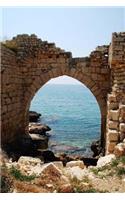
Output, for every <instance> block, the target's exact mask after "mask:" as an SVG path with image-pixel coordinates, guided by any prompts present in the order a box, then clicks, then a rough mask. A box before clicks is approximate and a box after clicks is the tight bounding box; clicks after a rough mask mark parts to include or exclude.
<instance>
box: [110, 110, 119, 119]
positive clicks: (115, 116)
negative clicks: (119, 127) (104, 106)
mask: <svg viewBox="0 0 125 200" xmlns="http://www.w3.org/2000/svg"><path fill="white" fill-rule="evenodd" d="M108 117H109V119H110V120H113V121H118V119H119V110H110V111H109V115H108Z"/></svg>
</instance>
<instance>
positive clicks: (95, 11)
mask: <svg viewBox="0 0 125 200" xmlns="http://www.w3.org/2000/svg"><path fill="white" fill-rule="evenodd" d="M0 11H1V10H0ZM0 23H2V35H3V39H6V38H12V37H13V36H16V35H17V34H23V33H27V34H32V33H34V34H36V35H37V36H38V37H39V38H41V39H42V40H47V41H48V42H55V43H56V46H57V47H61V48H62V49H65V50H66V51H71V52H72V55H73V57H84V56H89V54H90V52H91V51H93V50H94V49H95V48H96V47H97V46H98V45H104V44H109V43H110V41H111V35H112V33H113V32H121V31H125V7H75V8H74V7H53V8H52V7H39V8H38V7H22V8H18V7H14V8H12V7H11V8H7V7H6V8H3V9H2V20H0ZM61 80H62V82H64V81H68V83H70V80H69V79H68V78H67V77H63V78H62V79H60V80H59V83H60V81H61ZM56 81H57V82H58V80H57V79H56ZM71 83H72V79H71Z"/></svg>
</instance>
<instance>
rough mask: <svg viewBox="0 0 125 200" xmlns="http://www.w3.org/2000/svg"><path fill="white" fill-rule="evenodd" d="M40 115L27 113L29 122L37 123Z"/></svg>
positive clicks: (33, 112) (31, 112) (32, 112)
mask: <svg viewBox="0 0 125 200" xmlns="http://www.w3.org/2000/svg"><path fill="white" fill-rule="evenodd" d="M40 116H41V114H40V113H37V112H35V111H29V122H37V121H38V119H39V118H40Z"/></svg>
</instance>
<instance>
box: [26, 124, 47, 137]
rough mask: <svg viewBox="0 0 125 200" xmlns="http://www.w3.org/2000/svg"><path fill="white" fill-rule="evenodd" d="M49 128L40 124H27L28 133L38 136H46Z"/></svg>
mask: <svg viewBox="0 0 125 200" xmlns="http://www.w3.org/2000/svg"><path fill="white" fill-rule="evenodd" d="M50 130H51V128H50V127H49V126H47V125H45V124H43V125H42V124H40V123H30V124H29V133H30V134H40V135H46V132H47V131H50Z"/></svg>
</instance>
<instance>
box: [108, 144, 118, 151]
mask: <svg viewBox="0 0 125 200" xmlns="http://www.w3.org/2000/svg"><path fill="white" fill-rule="evenodd" d="M116 144H117V143H116V142H110V143H108V145H107V151H108V152H109V153H113V151H114V148H115V146H116Z"/></svg>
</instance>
